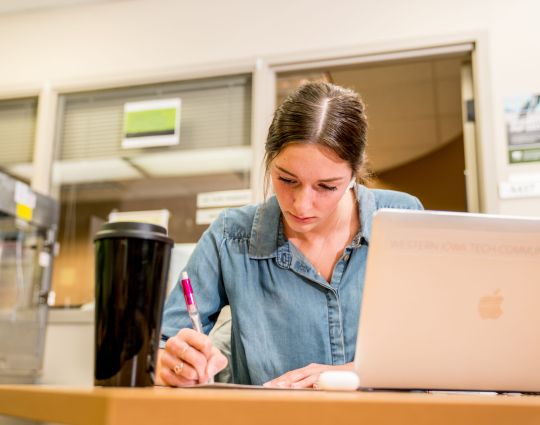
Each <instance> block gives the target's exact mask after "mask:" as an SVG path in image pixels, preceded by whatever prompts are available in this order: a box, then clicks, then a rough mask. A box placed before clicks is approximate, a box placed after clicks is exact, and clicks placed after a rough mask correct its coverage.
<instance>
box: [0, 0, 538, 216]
mask: <svg viewBox="0 0 540 425" xmlns="http://www.w3.org/2000/svg"><path fill="white" fill-rule="evenodd" d="M539 12H540V3H539V2H538V1H536V0H516V1H513V2H506V1H502V0H444V1H436V2H434V1H430V0H411V1H409V2H401V1H397V0H380V1H377V2H367V1H347V0H338V1H335V2H332V3H329V2H328V1H322V0H311V1H308V0H287V1H284V0H276V1H272V2H270V1H265V2H253V1H249V0H231V1H228V2H222V1H217V0H213V1H206V2H191V1H187V0H180V1H179V0H174V1H173V0H152V1H150V0H131V1H121V2H112V3H92V4H86V5H75V6H72V7H66V8H60V9H47V10H40V11H34V12H21V13H12V14H4V15H0V58H2V63H3V66H1V67H0V97H10V96H15V95H22V94H37V93H38V92H39V89H40V88H41V87H42V86H43V83H44V81H50V82H51V84H52V86H53V88H54V87H56V88H57V89H59V90H60V91H61V90H68V89H70V90H80V89H82V88H92V87H93V86H96V87H97V86H100V85H114V84H122V83H123V84H125V83H126V79H130V80H136V79H137V78H140V80H141V81H143V80H145V81H151V80H159V79H160V78H168V79H171V78H174V77H175V76H179V75H182V76H184V77H185V76H187V75H189V73H190V72H192V73H193V75H194V76H197V75H198V76H202V74H204V73H207V74H208V73H210V74H211V73H212V70H214V72H217V71H215V70H216V69H217V68H220V69H223V70H226V69H229V68H231V69H232V68H235V67H236V68H239V67H240V68H242V69H250V68H251V69H255V65H256V59H257V58H263V59H266V60H271V59H272V58H274V62H275V61H276V60H277V59H276V58H281V59H283V60H285V61H286V60H296V61H300V60H302V59H306V58H309V57H314V56H316V57H319V58H323V57H325V55H327V56H328V57H331V56H335V55H347V54H355V52H356V53H358V52H368V51H369V52H378V51H385V50H388V49H399V48H400V46H402V47H406V46H410V45H413V44H415V43H416V44H419V45H422V44H424V45H425V44H426V43H435V44H437V43H444V40H457V39H459V38H462V39H463V41H467V40H470V39H471V38H473V39H474V38H476V37H477V36H478V35H479V34H480V35H481V38H482V43H484V44H483V46H482V49H483V50H482V57H481V58H480V59H481V64H482V65H481V66H479V68H478V69H477V70H478V75H477V78H478V80H477V81H478V83H479V91H480V94H481V98H480V99H479V100H480V103H481V105H480V108H481V112H482V114H481V117H479V118H480V121H481V122H480V123H479V124H480V127H481V133H482V134H481V135H482V138H483V143H484V162H485V164H484V165H485V190H486V196H487V211H488V212H493V213H497V212H500V213H505V214H531V215H532V214H534V215H538V216H540V198H534V199H528V200H507V201H500V200H498V197H497V182H499V181H505V180H507V178H508V175H509V174H512V173H526V172H537V173H538V172H540V165H536V164H526V165H513V166H512V167H510V166H508V165H507V153H506V135H505V125H504V120H503V109H502V102H503V98H504V97H505V96H509V95H514V94H522V93H529V92H536V93H540V79H539V78H538V77H537V73H538V69H540V55H538V54H537V53H536V52H537V50H538V46H539V45H540V33H539V32H538V31H537V22H536V20H537V16H538V13H539ZM310 55H311V56H310ZM287 58H288V59H287ZM259 143H262V140H260V141H259Z"/></svg>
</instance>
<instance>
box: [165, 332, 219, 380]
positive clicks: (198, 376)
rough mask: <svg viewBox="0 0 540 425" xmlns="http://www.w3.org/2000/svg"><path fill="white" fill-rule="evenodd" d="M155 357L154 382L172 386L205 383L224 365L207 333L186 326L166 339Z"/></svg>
mask: <svg viewBox="0 0 540 425" xmlns="http://www.w3.org/2000/svg"><path fill="white" fill-rule="evenodd" d="M157 360H158V361H157V364H158V367H157V373H156V385H169V386H173V387H183V386H185V385H195V384H205V383H206V382H208V380H209V379H210V378H211V377H213V376H214V375H215V374H216V373H218V372H219V371H221V370H223V369H224V368H225V366H227V358H226V357H225V356H224V355H223V354H221V351H219V350H218V349H217V348H216V347H214V346H212V340H211V339H210V337H209V336H207V335H205V334H202V333H199V332H196V331H194V330H193V329H187V328H185V329H182V330H181V331H180V332H178V333H177V334H176V336H174V337H171V338H169V339H168V340H167V343H166V344H165V349H164V350H159V352H158V359H157Z"/></svg>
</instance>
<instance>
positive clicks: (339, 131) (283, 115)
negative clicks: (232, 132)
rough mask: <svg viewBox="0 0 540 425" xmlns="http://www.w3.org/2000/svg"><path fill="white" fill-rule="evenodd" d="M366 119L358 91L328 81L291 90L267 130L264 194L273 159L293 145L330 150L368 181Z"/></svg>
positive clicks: (358, 179)
mask: <svg viewBox="0 0 540 425" xmlns="http://www.w3.org/2000/svg"><path fill="white" fill-rule="evenodd" d="M366 131H367V118H366V114H365V106H364V103H363V101H362V98H361V97H360V95H359V94H357V93H355V92H354V91H352V90H349V89H345V88H343V87H340V86H335V85H333V84H330V83H326V82H310V83H306V84H304V85H302V86H300V87H299V88H298V89H296V90H295V91H294V92H292V93H291V94H290V95H289V96H287V98H286V99H285V100H284V101H283V102H282V103H281V105H279V107H278V108H277V110H276V112H275V114H274V119H273V120H272V124H271V125H270V128H269V130H268V137H267V139H266V144H265V151H266V152H265V155H264V167H265V178H264V193H265V197H266V193H267V190H268V186H269V183H270V169H271V165H272V161H273V160H274V158H276V157H277V156H278V154H279V153H280V152H281V150H282V149H283V148H284V147H286V146H288V145H291V144H295V143H296V144H315V145H320V146H324V147H326V148H329V149H331V150H332V151H333V152H334V153H335V154H336V155H337V156H338V157H339V158H341V159H343V160H344V161H346V162H347V163H348V164H349V166H350V167H351V172H352V176H353V177H355V178H356V181H357V182H358V183H361V184H363V183H367V181H368V180H369V173H368V172H367V171H365V170H363V169H362V165H363V162H364V160H365V148H366Z"/></svg>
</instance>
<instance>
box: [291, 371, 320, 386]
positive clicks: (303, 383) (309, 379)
mask: <svg viewBox="0 0 540 425" xmlns="http://www.w3.org/2000/svg"><path fill="white" fill-rule="evenodd" d="M319 376H321V374H320V373H316V374H314V375H311V376H308V377H307V378H304V379H302V380H301V381H298V382H293V383H292V384H291V387H293V388H311V387H314V385H313V384H315V383H316V382H317V381H318V380H319Z"/></svg>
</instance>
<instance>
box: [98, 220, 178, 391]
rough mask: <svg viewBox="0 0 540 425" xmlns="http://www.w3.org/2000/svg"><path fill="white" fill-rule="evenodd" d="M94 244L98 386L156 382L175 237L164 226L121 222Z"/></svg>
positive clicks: (108, 228) (106, 227)
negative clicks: (168, 234)
mask: <svg viewBox="0 0 540 425" xmlns="http://www.w3.org/2000/svg"><path fill="white" fill-rule="evenodd" d="M94 244H95V252H96V264H95V267H96V268H95V271H96V288H95V289H96V329H95V367H94V378H95V379H94V385H96V386H97V385H99V386H108V387H147V386H152V385H153V384H154V372H155V364H156V354H157V349H158V343H159V337H160V329H161V316H162V313H163V303H164V301H165V293H166V289H167V277H168V274H169V262H170V259H171V250H172V247H173V245H174V242H173V240H172V239H171V238H169V237H167V231H166V230H165V228H163V227H161V226H157V225H155V224H148V223H134V222H117V223H106V224H104V225H103V227H102V228H101V230H100V231H99V232H98V233H97V234H96V235H95V236H94Z"/></svg>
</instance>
